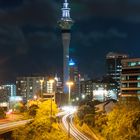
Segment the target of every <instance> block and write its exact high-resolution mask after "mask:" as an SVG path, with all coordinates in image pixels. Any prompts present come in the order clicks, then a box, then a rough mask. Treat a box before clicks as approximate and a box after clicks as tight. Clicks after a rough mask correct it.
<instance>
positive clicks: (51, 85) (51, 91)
mask: <svg viewBox="0 0 140 140" xmlns="http://www.w3.org/2000/svg"><path fill="white" fill-rule="evenodd" d="M49 83H50V90H49V91H50V94H51V112H50V119H51V118H52V93H53V83H54V80H53V79H50V80H49ZM51 89H52V90H51ZM50 122H51V120H50ZM51 123H52V122H51Z"/></svg>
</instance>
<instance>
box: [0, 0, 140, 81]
mask: <svg viewBox="0 0 140 140" xmlns="http://www.w3.org/2000/svg"><path fill="white" fill-rule="evenodd" d="M62 2H63V1H62V0H14V2H11V1H10V0H7V2H5V0H1V1H0V49H1V51H0V67H1V70H0V75H3V77H1V78H2V79H6V78H7V79H10V78H13V77H15V76H16V74H18V73H34V72H35V73H38V72H39V73H41V72H46V73H55V72H59V74H60V73H61V74H62V56H63V55H62V42H61V31H60V29H59V28H58V27H57V20H59V19H60V18H61V7H62ZM69 2H70V7H71V17H72V18H73V19H74V21H75V24H74V26H73V28H72V38H71V44H70V50H71V51H70V57H74V58H75V59H76V61H77V63H78V65H79V70H80V72H82V73H87V74H90V76H95V75H100V74H102V73H104V69H105V67H104V63H105V55H106V53H108V52H109V51H117V52H124V53H130V55H132V56H138V57H139V51H140V47H139V45H140V41H139V36H140V26H139V24H140V2H139V0H75V1H69ZM11 73H12V74H11ZM10 74H11V75H10Z"/></svg>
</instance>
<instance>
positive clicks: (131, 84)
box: [121, 58, 140, 100]
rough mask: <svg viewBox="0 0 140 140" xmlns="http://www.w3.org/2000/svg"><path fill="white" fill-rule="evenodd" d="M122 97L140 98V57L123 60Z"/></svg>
mask: <svg viewBox="0 0 140 140" xmlns="http://www.w3.org/2000/svg"><path fill="white" fill-rule="evenodd" d="M121 97H122V98H123V99H124V100H125V99H128V98H129V99H130V100H133V99H134V98H133V97H138V98H139V99H140V58H133V59H125V60H122V75H121Z"/></svg>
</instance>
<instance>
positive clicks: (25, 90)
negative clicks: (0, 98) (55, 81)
mask: <svg viewBox="0 0 140 140" xmlns="http://www.w3.org/2000/svg"><path fill="white" fill-rule="evenodd" d="M46 86H47V77H41V76H40V77H39V76H37V77H36V76H29V77H17V78H16V90H17V96H22V97H23V99H24V100H25V101H27V100H29V99H33V97H34V96H35V95H38V94H41V93H44V92H46V91H47V89H46V88H47V87H46Z"/></svg>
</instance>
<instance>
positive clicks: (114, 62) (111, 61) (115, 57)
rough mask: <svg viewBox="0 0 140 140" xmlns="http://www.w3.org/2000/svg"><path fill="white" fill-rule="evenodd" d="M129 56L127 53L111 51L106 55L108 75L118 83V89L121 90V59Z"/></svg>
mask: <svg viewBox="0 0 140 140" xmlns="http://www.w3.org/2000/svg"><path fill="white" fill-rule="evenodd" d="M126 58H128V55H126V54H120V53H113V52H109V53H108V54H107V55H106V67H107V76H110V77H111V78H112V79H114V80H115V81H116V82H117V83H118V90H120V77H121V71H122V64H121V60H122V59H126Z"/></svg>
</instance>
